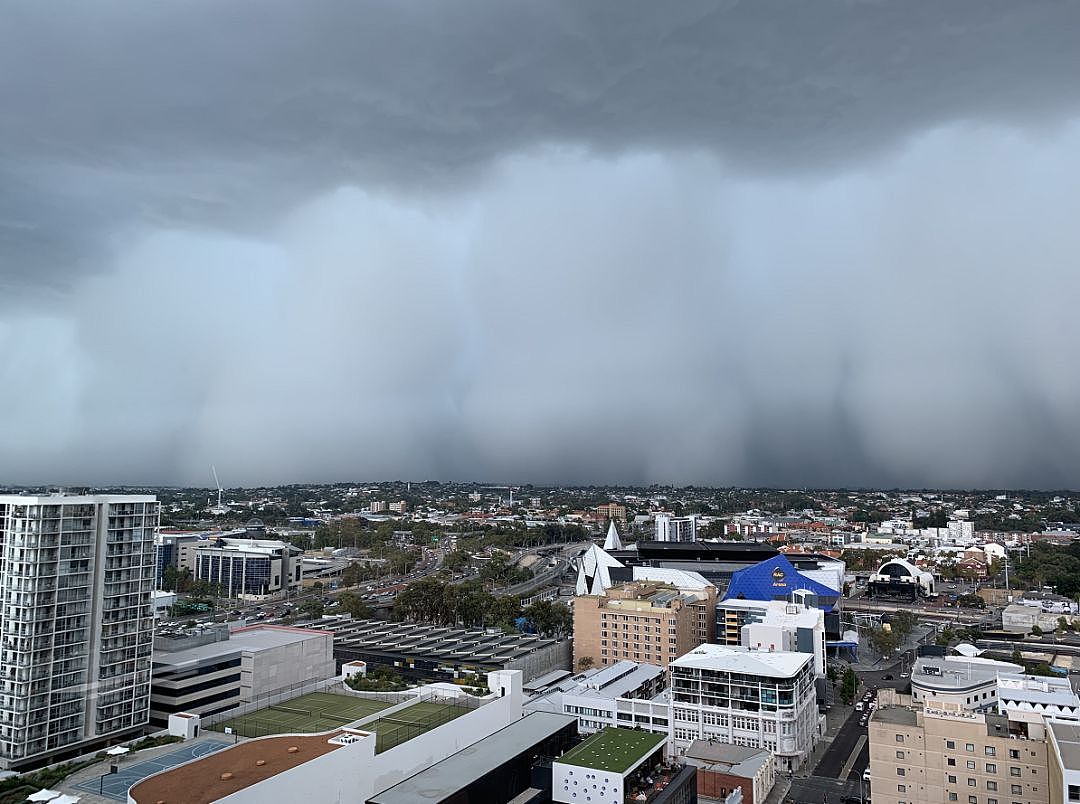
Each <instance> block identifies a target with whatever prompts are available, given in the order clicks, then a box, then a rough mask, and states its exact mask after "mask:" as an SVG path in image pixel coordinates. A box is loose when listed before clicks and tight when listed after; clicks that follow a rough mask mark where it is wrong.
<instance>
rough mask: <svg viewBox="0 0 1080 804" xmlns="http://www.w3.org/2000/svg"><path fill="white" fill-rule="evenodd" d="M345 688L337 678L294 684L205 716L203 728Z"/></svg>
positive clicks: (203, 717)
mask: <svg viewBox="0 0 1080 804" xmlns="http://www.w3.org/2000/svg"><path fill="white" fill-rule="evenodd" d="M344 686H345V685H344V684H342V683H341V679H340V678H337V677H336V676H335V677H334V678H327V679H323V680H322V681H304V682H301V683H299V684H292V685H290V686H288V687H282V688H281V689H278V690H274V692H270V693H266V694H265V695H260V696H259V697H258V698H254V699H252V700H251V701H250V702H249V703H243V704H240V706H238V707H236V708H235V709H229V710H228V711H226V712H218V713H217V714H214V715H203V716H202V724H203V726H212V725H214V724H215V723H221V722H223V721H225V720H232V719H233V718H235V717H240V716H241V715H247V714H250V713H251V712H258V711H259V710H260V709H267V708H269V707H270V706H271V705H274V704H280V703H285V702H286V701H291V700H292V699H293V698H299V697H300V696H301V695H307V694H308V693H309V692H326V691H331V692H335V693H337V692H343V690H342V688H343V687H344Z"/></svg>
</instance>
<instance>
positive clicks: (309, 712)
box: [209, 692, 411, 737]
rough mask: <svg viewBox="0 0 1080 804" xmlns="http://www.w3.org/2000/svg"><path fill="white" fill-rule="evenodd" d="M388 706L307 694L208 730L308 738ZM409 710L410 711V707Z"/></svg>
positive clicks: (373, 702)
mask: <svg viewBox="0 0 1080 804" xmlns="http://www.w3.org/2000/svg"><path fill="white" fill-rule="evenodd" d="M389 706H391V704H388V703H385V702H384V701H374V700H370V699H368V698H356V697H353V696H351V695H338V694H336V693H333V692H311V693H308V694H307V695H301V696H300V697H299V698H293V699H291V700H288V701H283V702H282V703H280V704H272V705H271V706H268V707H267V708H265V709H259V710H258V711H256V712H250V713H248V714H246V715H240V716H239V717H235V718H233V719H232V720H226V721H224V722H223V723H217V724H215V725H214V726H211V727H209V728H212V729H214V731H225V728H226V727H229V728H231V729H232V730H233V733H234V734H239V735H240V736H242V737H265V736H266V735H268V734H289V733H295V734H312V733H314V732H319V731H330V730H331V729H336V728H339V727H341V726H344V725H347V724H349V723H352V722H353V721H355V720H359V719H360V718H364V717H368V716H369V715H374V714H375V713H376V712H381V711H382V710H383V709H386V708H388V707H389ZM410 708H411V707H410Z"/></svg>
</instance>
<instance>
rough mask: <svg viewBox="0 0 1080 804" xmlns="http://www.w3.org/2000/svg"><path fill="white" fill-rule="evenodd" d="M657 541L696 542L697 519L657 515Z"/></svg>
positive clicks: (693, 517)
mask: <svg viewBox="0 0 1080 804" xmlns="http://www.w3.org/2000/svg"><path fill="white" fill-rule="evenodd" d="M656 541H658V542H696V541H697V517H696V516H672V515H671V514H657V515H656Z"/></svg>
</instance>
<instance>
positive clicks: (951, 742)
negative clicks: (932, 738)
mask: <svg viewBox="0 0 1080 804" xmlns="http://www.w3.org/2000/svg"><path fill="white" fill-rule="evenodd" d="M945 747H946V748H956V741H955V740H946V741H945Z"/></svg>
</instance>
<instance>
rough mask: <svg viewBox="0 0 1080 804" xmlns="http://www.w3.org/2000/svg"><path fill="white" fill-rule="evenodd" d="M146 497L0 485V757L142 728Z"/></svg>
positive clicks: (145, 714) (150, 508) (146, 685)
mask: <svg viewBox="0 0 1080 804" xmlns="http://www.w3.org/2000/svg"><path fill="white" fill-rule="evenodd" d="M157 526H158V503H157V498H156V497H153V496H142V495H139V496H134V495H132V496H128V495H124V496H113V495H108V496H104V495H102V496H98V495H79V496H75V495H62V494H61V495H50V496H22V495H0V595H2V597H3V600H2V604H0V765H3V766H5V767H24V766H28V765H32V764H41V763H43V762H46V761H50V760H51V759H52V758H53V757H58V756H60V755H63V754H66V753H71V752H73V751H74V750H75V749H77V748H79V747H80V744H85V746H86V748H87V749H91V748H92V747H93V746H94V745H96V744H102V743H104V742H106V741H107V740H108V739H109V738H110V737H116V736H122V735H127V734H133V733H135V732H137V731H139V730H140V729H142V728H143V727H144V726H145V725H146V723H147V721H148V719H149V711H150V658H151V654H152V652H153V627H154V615H153V604H152V603H151V591H152V589H153V585H154V531H155V529H156V528H157Z"/></svg>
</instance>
